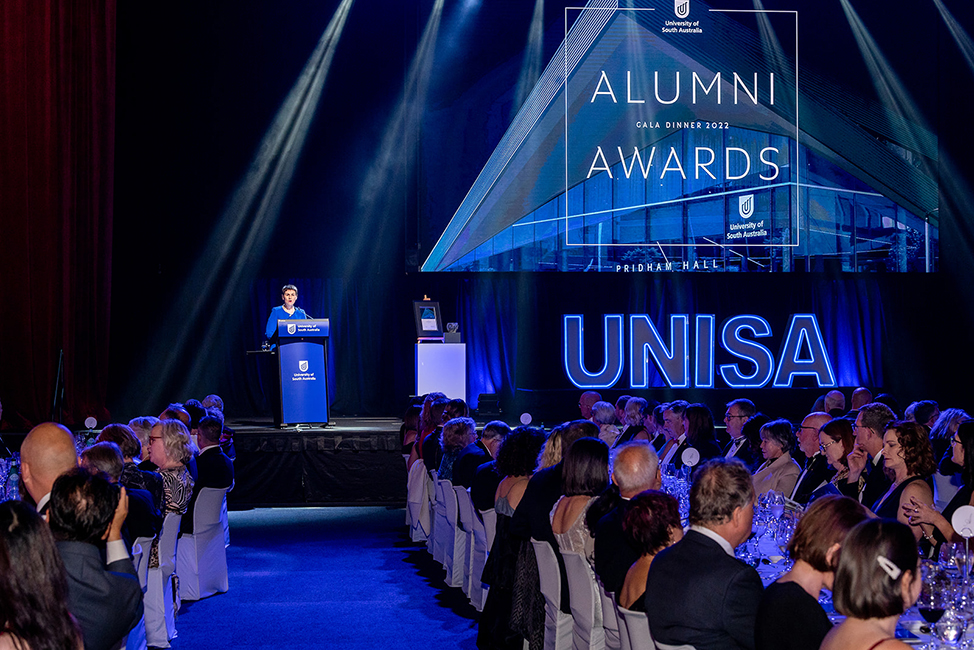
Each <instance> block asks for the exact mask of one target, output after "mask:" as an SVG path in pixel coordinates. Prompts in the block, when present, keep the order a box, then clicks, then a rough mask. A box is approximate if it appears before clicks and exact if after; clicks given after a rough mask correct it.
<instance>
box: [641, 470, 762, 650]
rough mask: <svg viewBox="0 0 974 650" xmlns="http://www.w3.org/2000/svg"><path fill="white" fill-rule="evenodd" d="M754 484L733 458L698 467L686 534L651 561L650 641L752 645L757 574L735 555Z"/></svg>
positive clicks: (704, 646)
mask: <svg viewBox="0 0 974 650" xmlns="http://www.w3.org/2000/svg"><path fill="white" fill-rule="evenodd" d="M753 517H754V486H753V484H752V483H751V474H750V472H748V470H747V468H746V467H745V466H744V464H743V463H742V462H741V461H739V460H736V459H731V460H726V459H723V458H716V459H714V460H711V461H708V462H706V463H704V464H703V465H702V466H701V468H700V469H699V470H697V474H696V476H695V477H694V482H693V485H692V487H691V488H690V530H689V531H687V533H686V535H685V536H684V537H683V539H682V540H680V541H679V542H677V543H676V544H674V545H673V546H671V547H669V548H667V549H665V550H663V551H661V552H660V553H659V555H657V556H656V558H655V559H654V560H653V564H652V566H651V567H650V569H649V578H648V579H647V583H646V598H645V605H646V612H647V614H648V616H649V629H650V631H651V632H652V635H653V639H654V640H655V641H656V642H658V643H665V644H668V645H684V644H686V645H692V646H693V647H694V648H696V649H697V650H728V649H733V648H754V620H755V617H756V615H757V610H758V603H759V601H760V600H761V593H762V591H763V588H762V587H761V579H760V578H759V577H758V574H757V572H756V571H755V570H754V569H753V568H751V567H750V566H748V565H747V564H745V563H744V562H741V561H740V560H738V559H737V558H735V557H734V548H735V547H736V546H738V545H739V544H741V543H742V542H743V541H744V540H746V539H747V538H748V536H749V535H750V534H751V520H752V518H753Z"/></svg>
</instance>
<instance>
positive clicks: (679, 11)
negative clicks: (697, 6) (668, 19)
mask: <svg viewBox="0 0 974 650" xmlns="http://www.w3.org/2000/svg"><path fill="white" fill-rule="evenodd" d="M673 11H674V13H676V17H677V18H686V17H687V16H689V15H690V0H673Z"/></svg>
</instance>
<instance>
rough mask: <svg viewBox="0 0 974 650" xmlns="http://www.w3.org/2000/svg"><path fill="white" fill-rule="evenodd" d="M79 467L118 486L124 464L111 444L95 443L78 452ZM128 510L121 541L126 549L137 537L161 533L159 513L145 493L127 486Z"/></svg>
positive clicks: (160, 516)
mask: <svg viewBox="0 0 974 650" xmlns="http://www.w3.org/2000/svg"><path fill="white" fill-rule="evenodd" d="M81 466H82V467H84V468H85V469H87V470H88V471H89V472H91V473H93V474H94V473H96V472H101V473H102V474H104V475H105V476H107V477H108V479H109V480H110V481H111V482H112V483H120V480H119V477H120V476H121V475H122V468H123V467H124V462H123V460H122V452H121V450H120V449H119V448H118V445H116V444H115V443H114V442H96V443H95V444H93V445H92V446H90V447H88V448H87V449H85V450H84V451H82V452H81ZM125 492H126V494H127V495H128V501H129V507H128V516H127V517H126V518H125V525H124V526H122V538H123V539H124V540H125V545H126V548H132V544H133V543H134V542H135V540H136V539H137V538H139V537H155V536H156V535H158V534H159V532H160V531H161V530H162V511H161V510H160V509H159V508H157V507H156V506H155V503H153V500H152V495H151V494H149V491H148V490H140V489H138V488H130V487H126V488H125Z"/></svg>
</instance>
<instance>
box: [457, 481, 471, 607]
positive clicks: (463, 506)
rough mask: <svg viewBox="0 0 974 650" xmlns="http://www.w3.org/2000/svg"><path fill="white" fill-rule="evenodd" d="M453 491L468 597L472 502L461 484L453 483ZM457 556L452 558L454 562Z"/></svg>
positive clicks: (467, 594)
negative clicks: (455, 499)
mask: <svg viewBox="0 0 974 650" xmlns="http://www.w3.org/2000/svg"><path fill="white" fill-rule="evenodd" d="M453 491H454V492H455V493H456V495H457V530H458V531H460V532H462V533H463V549H464V553H463V593H464V594H466V596H467V598H468V599H469V598H470V587H471V573H470V562H471V554H472V553H473V521H472V519H476V515H474V513H473V504H472V503H470V493H469V492H467V488H465V487H463V486H462V485H454V486H453ZM458 561H459V557H455V558H454V563H456V562H458Z"/></svg>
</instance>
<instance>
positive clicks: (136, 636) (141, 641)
mask: <svg viewBox="0 0 974 650" xmlns="http://www.w3.org/2000/svg"><path fill="white" fill-rule="evenodd" d="M148 648H149V644H148V642H147V641H146V638H145V616H144V615H143V616H142V618H140V619H139V622H138V623H136V624H135V627H133V628H132V629H131V630H129V633H128V634H127V635H126V636H125V639H123V640H122V645H121V648H120V649H119V650H148Z"/></svg>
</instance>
